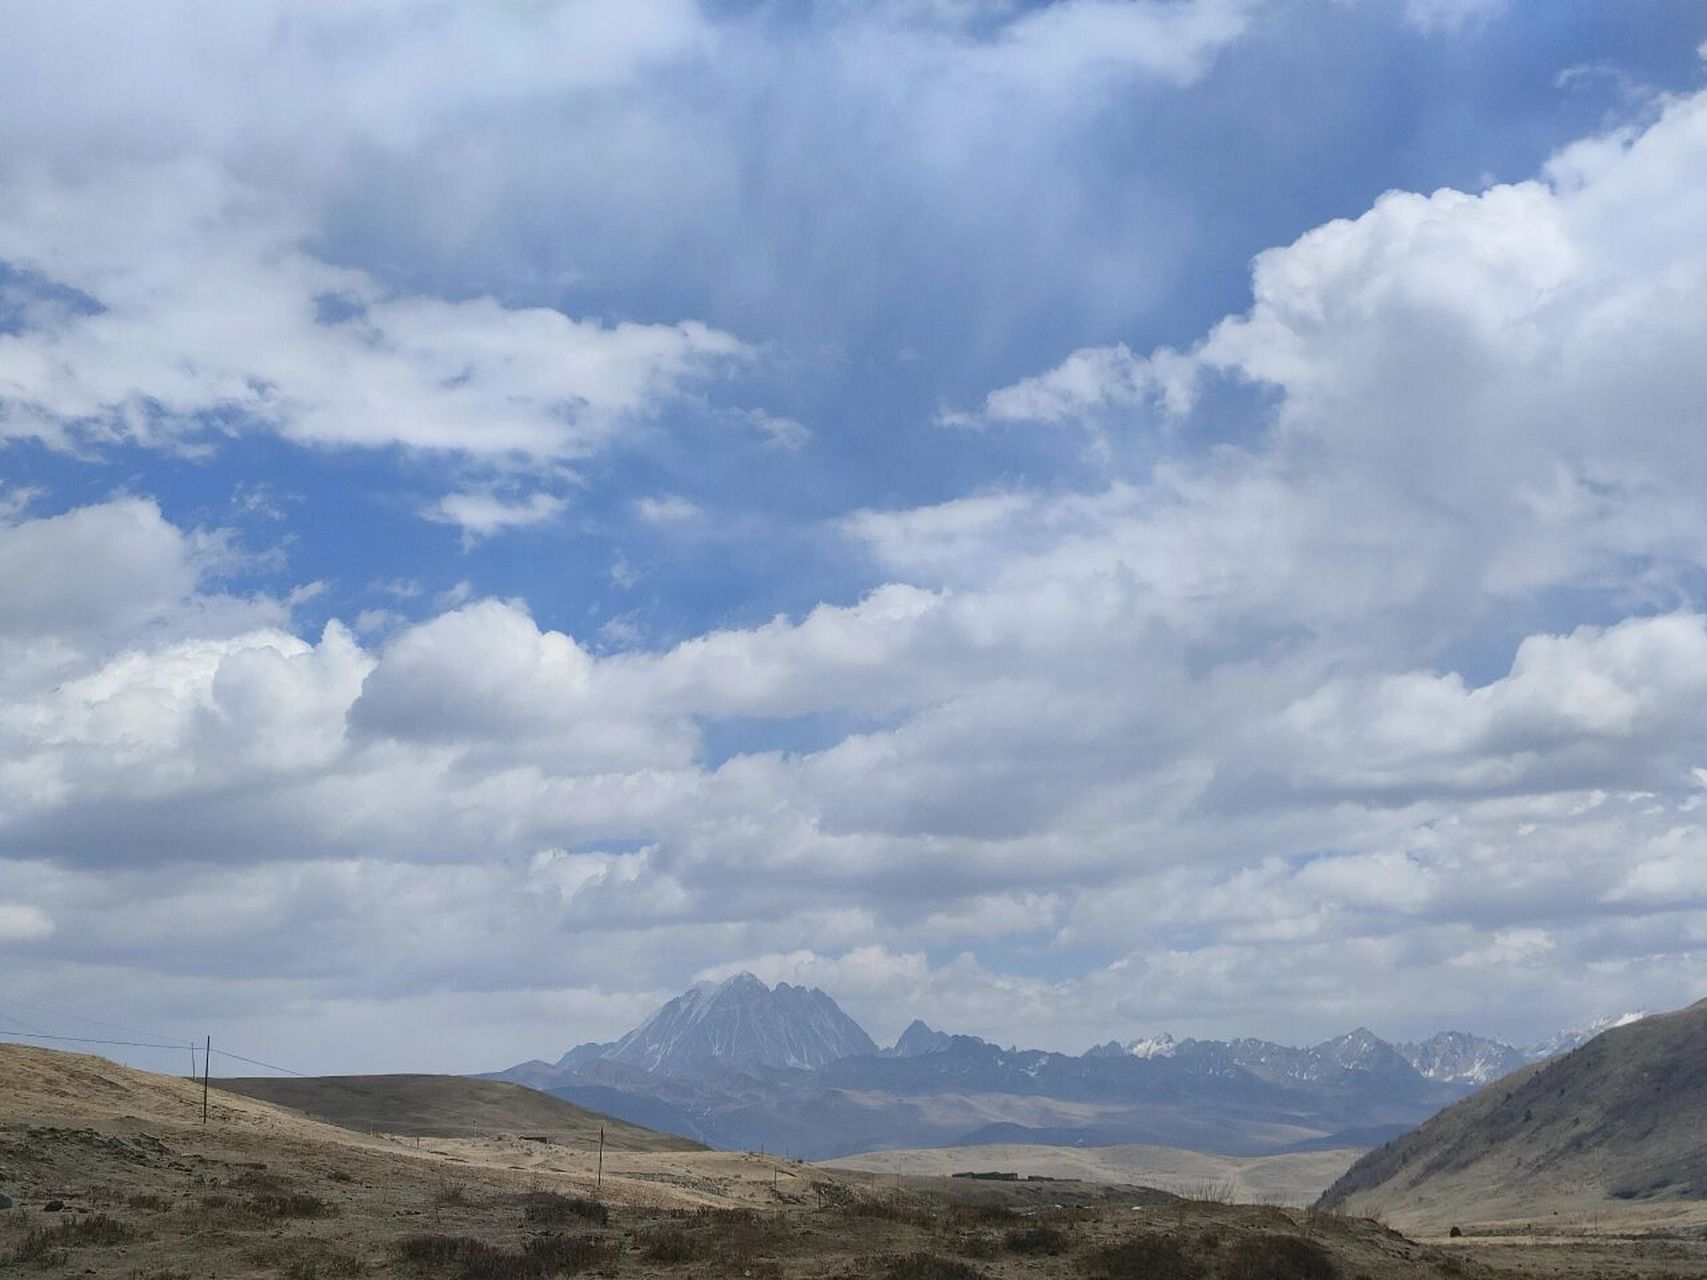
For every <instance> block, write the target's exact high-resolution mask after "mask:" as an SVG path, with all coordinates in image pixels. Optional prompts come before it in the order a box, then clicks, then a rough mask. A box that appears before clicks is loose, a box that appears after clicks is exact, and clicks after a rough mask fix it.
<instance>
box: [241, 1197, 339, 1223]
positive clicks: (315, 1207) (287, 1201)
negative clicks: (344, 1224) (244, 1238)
mask: <svg viewBox="0 0 1707 1280" xmlns="http://www.w3.org/2000/svg"><path fill="white" fill-rule="evenodd" d="M244 1208H245V1209H246V1210H247V1211H248V1212H249V1213H251V1214H253V1215H254V1216H255V1217H257V1218H266V1219H272V1218H324V1217H328V1216H330V1215H331V1214H332V1213H334V1212H335V1210H334V1208H333V1207H332V1205H331V1204H330V1203H328V1202H327V1201H325V1200H322V1199H321V1198H320V1197H319V1196H317V1195H312V1194H310V1193H309V1192H307V1191H269V1192H264V1193H262V1194H261V1195H255V1196H250V1197H249V1199H248V1200H247V1202H246V1203H245V1205H244Z"/></svg>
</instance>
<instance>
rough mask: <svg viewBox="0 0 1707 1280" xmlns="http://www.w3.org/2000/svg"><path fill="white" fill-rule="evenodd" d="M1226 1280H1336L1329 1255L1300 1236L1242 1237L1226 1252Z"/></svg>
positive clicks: (1332, 1261) (1312, 1242)
mask: <svg viewBox="0 0 1707 1280" xmlns="http://www.w3.org/2000/svg"><path fill="white" fill-rule="evenodd" d="M1226 1275H1227V1277H1228V1280H1338V1277H1339V1268H1338V1267H1337V1266H1335V1265H1334V1259H1333V1255H1332V1254H1330V1253H1329V1252H1328V1251H1327V1250H1326V1249H1324V1248H1323V1247H1322V1246H1321V1245H1319V1244H1317V1243H1316V1242H1315V1241H1314V1240H1306V1239H1305V1238H1304V1237H1303V1236H1246V1237H1245V1238H1244V1239H1242V1240H1240V1241H1239V1242H1238V1243H1237V1244H1235V1245H1234V1246H1233V1248H1232V1249H1231V1250H1230V1251H1229V1254H1228V1259H1227V1270H1226Z"/></svg>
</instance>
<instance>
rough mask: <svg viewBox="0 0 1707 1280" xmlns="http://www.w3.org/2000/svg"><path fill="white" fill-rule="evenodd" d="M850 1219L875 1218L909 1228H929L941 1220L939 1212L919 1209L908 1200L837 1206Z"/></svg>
mask: <svg viewBox="0 0 1707 1280" xmlns="http://www.w3.org/2000/svg"><path fill="white" fill-rule="evenodd" d="M838 1207H839V1208H840V1209H841V1211H842V1212H843V1213H845V1214H847V1215H848V1216H849V1217H852V1218H876V1219H877V1220H879V1221H880V1222H900V1223H904V1224H906V1225H907V1226H911V1227H931V1226H936V1225H939V1224H940V1223H941V1222H942V1220H943V1215H942V1212H941V1211H940V1210H931V1209H925V1208H922V1207H920V1206H919V1205H917V1204H914V1203H913V1202H912V1201H909V1200H901V1199H888V1200H884V1199H874V1200H853V1201H849V1202H848V1203H846V1204H843V1205H840V1206H838Z"/></svg>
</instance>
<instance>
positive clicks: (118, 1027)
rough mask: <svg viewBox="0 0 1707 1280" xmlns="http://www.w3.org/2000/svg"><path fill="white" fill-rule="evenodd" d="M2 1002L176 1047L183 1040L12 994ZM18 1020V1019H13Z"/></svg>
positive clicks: (32, 1011) (2, 999)
mask: <svg viewBox="0 0 1707 1280" xmlns="http://www.w3.org/2000/svg"><path fill="white" fill-rule="evenodd" d="M0 1004H7V1005H11V1006H12V1007H13V1008H14V1009H28V1010H29V1011H30V1012H31V1013H45V1014H47V1016H48V1017H50V1018H69V1019H71V1021H73V1022H86V1023H88V1024H89V1025H90V1026H92V1027H105V1028H106V1029H107V1030H109V1031H124V1032H127V1033H128V1034H130V1035H133V1036H153V1037H154V1038H155V1039H156V1040H165V1041H168V1042H169V1043H170V1044H171V1046H172V1047H173V1048H174V1049H175V1048H177V1047H178V1046H179V1045H180V1044H183V1043H184V1041H182V1040H173V1039H172V1037H171V1036H169V1035H167V1034H165V1033H164V1032H161V1031H144V1030H143V1029H142V1028H141V1027H127V1026H125V1025H124V1024H123V1023H121V1022H103V1021H101V1019H99V1018H89V1017H85V1016H84V1015H83V1014H80V1013H66V1012H65V1011H63V1010H61V1009H44V1008H43V1007H42V1006H41V1005H38V1004H28V1003H26V1002H25V1001H23V1000H14V999H12V998H11V997H10V996H0ZM12 1021H14V1022H15V1021H17V1019H15V1018H14V1019H12Z"/></svg>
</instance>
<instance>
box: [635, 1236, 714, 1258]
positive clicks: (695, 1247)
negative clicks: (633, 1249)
mask: <svg viewBox="0 0 1707 1280" xmlns="http://www.w3.org/2000/svg"><path fill="white" fill-rule="evenodd" d="M704 1249H705V1245H704V1242H703V1241H701V1240H699V1239H697V1238H696V1237H695V1236H694V1234H693V1233H692V1232H691V1231H685V1230H683V1229H682V1228H681V1227H655V1228H653V1229H652V1230H651V1231H649V1232H647V1233H646V1235H644V1236H642V1237H641V1240H640V1256H641V1257H643V1258H645V1259H646V1260H647V1261H648V1262H667V1263H681V1262H693V1261H694V1260H695V1259H697V1258H699V1257H701V1256H702V1255H703V1252H704Z"/></svg>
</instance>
